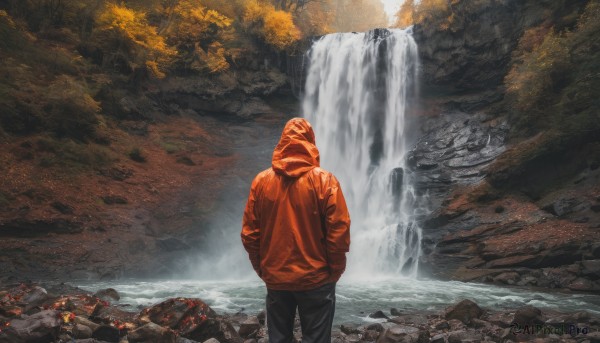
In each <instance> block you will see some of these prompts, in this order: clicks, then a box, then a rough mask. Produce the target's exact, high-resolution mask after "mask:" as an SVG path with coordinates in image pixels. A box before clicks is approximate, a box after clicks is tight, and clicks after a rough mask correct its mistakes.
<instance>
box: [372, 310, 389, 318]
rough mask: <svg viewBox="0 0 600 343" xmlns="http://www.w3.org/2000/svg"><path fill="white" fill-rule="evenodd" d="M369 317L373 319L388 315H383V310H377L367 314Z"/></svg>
mask: <svg viewBox="0 0 600 343" xmlns="http://www.w3.org/2000/svg"><path fill="white" fill-rule="evenodd" d="M369 318H373V319H389V318H388V316H386V315H385V313H383V311H381V310H378V311H375V312H373V313H371V314H370V315H369Z"/></svg>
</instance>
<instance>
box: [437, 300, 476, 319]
mask: <svg viewBox="0 0 600 343" xmlns="http://www.w3.org/2000/svg"><path fill="white" fill-rule="evenodd" d="M482 314H483V310H482V309H481V308H480V307H479V306H478V305H477V304H476V303H474V302H473V301H471V300H469V299H465V300H462V301H460V302H459V303H457V304H456V305H454V306H452V307H450V308H448V309H446V313H445V315H444V317H445V318H446V320H450V319H457V320H460V321H461V322H463V323H465V324H469V323H470V322H471V319H473V318H479V317H481V315H482Z"/></svg>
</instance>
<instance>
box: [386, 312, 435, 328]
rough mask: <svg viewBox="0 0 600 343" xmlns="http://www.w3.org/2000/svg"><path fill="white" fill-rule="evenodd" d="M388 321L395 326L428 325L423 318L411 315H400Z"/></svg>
mask: <svg viewBox="0 0 600 343" xmlns="http://www.w3.org/2000/svg"><path fill="white" fill-rule="evenodd" d="M389 321H390V322H393V323H396V324H412V325H416V326H424V325H427V323H428V321H427V318H425V316H421V315H413V314H405V315H400V316H398V317H394V318H391V319H390V320H389Z"/></svg>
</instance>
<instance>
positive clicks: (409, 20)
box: [395, 0, 415, 28]
mask: <svg viewBox="0 0 600 343" xmlns="http://www.w3.org/2000/svg"><path fill="white" fill-rule="evenodd" d="M414 12H415V4H414V0H405V1H404V3H403V4H402V6H400V10H398V13H396V25H395V26H396V27H400V28H405V27H408V26H411V25H413V24H414V23H415V21H414Z"/></svg>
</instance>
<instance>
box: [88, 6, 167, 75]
mask: <svg viewBox="0 0 600 343" xmlns="http://www.w3.org/2000/svg"><path fill="white" fill-rule="evenodd" d="M96 31H97V32H96V35H95V37H94V38H95V39H96V40H97V41H98V43H99V44H100V45H101V46H103V48H104V49H103V50H104V52H105V58H104V64H113V66H117V65H119V64H120V63H122V64H125V66H123V65H121V67H125V68H127V69H130V70H136V69H139V68H145V69H146V70H148V71H150V73H151V74H152V75H154V76H155V77H159V78H160V77H163V76H164V75H165V74H164V70H165V68H166V67H167V66H168V64H169V62H170V61H171V59H172V57H173V56H174V55H175V53H176V52H175V51H174V50H173V49H171V48H170V47H169V46H168V45H167V44H166V43H165V40H164V38H163V37H162V36H160V35H159V34H158V33H157V28H156V27H154V26H152V25H150V24H149V23H148V21H147V19H146V15H145V13H144V12H140V11H135V10H133V9H130V8H128V7H126V6H124V5H116V4H112V3H109V4H106V6H105V7H104V9H103V10H102V11H100V13H99V14H98V16H97V18H96Z"/></svg>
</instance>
